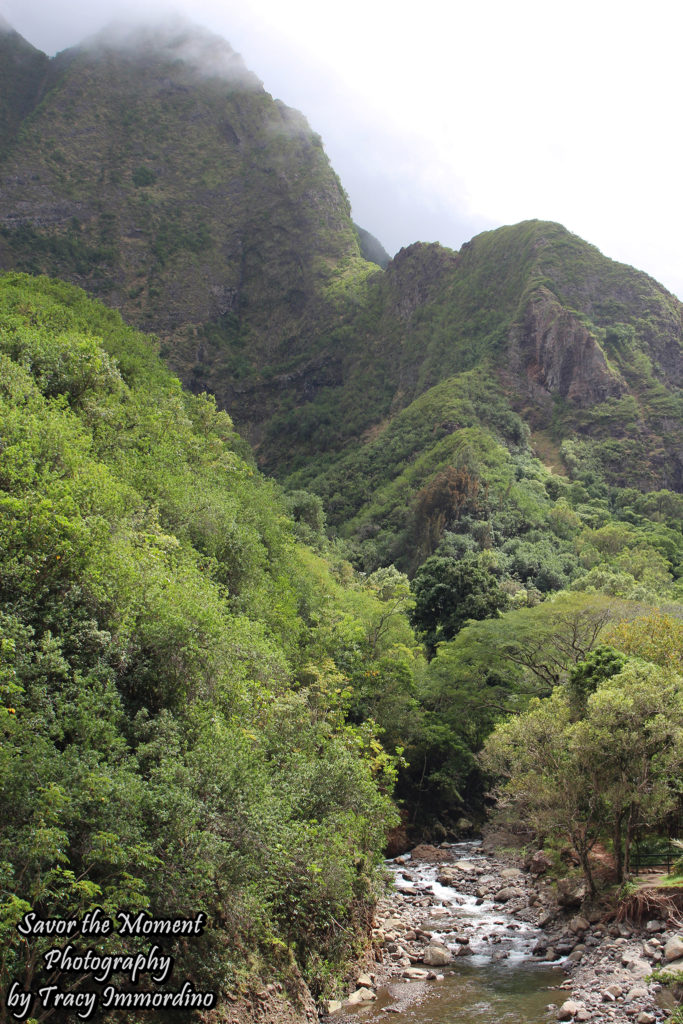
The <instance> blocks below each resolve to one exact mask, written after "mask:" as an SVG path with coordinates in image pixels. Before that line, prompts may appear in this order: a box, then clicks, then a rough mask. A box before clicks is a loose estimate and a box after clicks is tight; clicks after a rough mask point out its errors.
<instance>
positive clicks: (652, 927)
mask: <svg viewBox="0 0 683 1024" xmlns="http://www.w3.org/2000/svg"><path fill="white" fill-rule="evenodd" d="M645 930H646V931H647V932H649V933H650V934H651V935H654V934H655V932H663V931H665V930H666V926H665V925H664V923H663V922H662V921H657V920H653V921H648V922H647V924H646V925H645Z"/></svg>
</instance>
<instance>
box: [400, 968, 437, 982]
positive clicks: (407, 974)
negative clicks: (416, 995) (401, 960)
mask: <svg viewBox="0 0 683 1024" xmlns="http://www.w3.org/2000/svg"><path fill="white" fill-rule="evenodd" d="M433 973H434V972H433V971H425V969H424V967H406V969H405V970H404V972H403V977H404V978H410V979H411V981H426V980H427V978H428V977H429V975H430V974H433Z"/></svg>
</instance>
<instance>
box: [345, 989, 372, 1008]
mask: <svg viewBox="0 0 683 1024" xmlns="http://www.w3.org/2000/svg"><path fill="white" fill-rule="evenodd" d="M376 998H377V993H376V992H373V990H372V989H371V988H365V987H363V988H357V989H356V991H355V992H352V993H351V995H350V996H349V998H348V999H347V1000H346V1001H347V1003H349V1005H351V1006H356V1005H357V1004H358V1003H371V1002H372V1000H373V999H376Z"/></svg>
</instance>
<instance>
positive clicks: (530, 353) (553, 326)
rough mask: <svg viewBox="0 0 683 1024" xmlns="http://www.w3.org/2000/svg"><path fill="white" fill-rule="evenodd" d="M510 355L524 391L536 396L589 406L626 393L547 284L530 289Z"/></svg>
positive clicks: (584, 329) (595, 344)
mask: <svg viewBox="0 0 683 1024" xmlns="http://www.w3.org/2000/svg"><path fill="white" fill-rule="evenodd" d="M508 358H509V368H510V371H511V372H512V373H513V374H514V375H515V376H517V377H518V378H519V379H520V385H521V387H522V389H527V388H528V390H529V391H530V393H531V394H532V395H534V396H535V397H537V398H538V397H540V398H542V397H543V393H544V392H545V393H546V394H548V395H555V394H556V395H560V396H561V397H562V398H566V399H567V400H568V401H570V402H572V403H573V404H574V405H578V406H581V407H588V406H591V405H595V404H596V403H598V402H603V401H604V400H605V399H606V398H618V397H619V396H620V395H621V394H623V392H624V391H625V387H626V386H625V383H624V381H623V380H622V378H621V377H620V375H619V374H618V373H617V372H616V371H615V370H613V369H612V368H611V367H610V366H609V364H608V362H607V358H606V356H605V353H604V352H603V350H602V348H601V347H600V344H599V343H598V341H597V339H596V338H595V336H594V335H593V334H592V333H591V331H590V330H589V329H588V328H587V327H586V326H585V324H583V323H582V322H581V320H580V319H579V317H578V315H577V314H576V313H573V312H572V311H571V310H568V309H566V308H564V307H563V306H561V305H560V303H559V302H558V300H557V299H556V298H555V296H554V295H553V294H552V292H550V291H549V290H548V289H547V288H545V287H541V288H539V289H538V290H537V291H536V292H535V293H534V295H533V296H532V297H531V299H530V300H529V302H528V303H527V306H526V309H525V311H524V313H523V315H522V318H521V320H520V321H518V322H517V323H515V324H514V325H513V327H512V329H511V331H510V337H509V343H508Z"/></svg>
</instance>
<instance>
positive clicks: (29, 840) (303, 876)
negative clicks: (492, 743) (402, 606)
mask: <svg viewBox="0 0 683 1024" xmlns="http://www.w3.org/2000/svg"><path fill="white" fill-rule="evenodd" d="M0 346H1V355H0V359H1V361H2V371H1V373H0V381H1V384H0V389H1V400H2V411H1V417H2V428H1V429H2V471H1V477H0V484H1V486H2V497H1V500H0V516H1V519H0V523H1V525H0V552H1V554H0V565H1V568H0V599H1V601H2V606H1V612H0V613H1V616H2V641H1V643H2V646H1V648H0V651H1V656H2V676H1V677H0V679H1V685H2V704H3V706H2V712H1V714H2V737H3V743H2V752H1V754H0V756H1V758H2V770H1V771H0V787H1V791H2V793H1V802H2V806H3V821H2V830H1V839H0V842H1V846H2V851H1V856H0V862H1V872H2V875H1V877H2V881H1V883H0V884H1V886H2V893H3V897H2V918H1V920H2V943H3V951H4V952H3V956H2V961H1V962H2V987H3V990H5V989H6V987H7V985H8V981H9V980H10V979H13V978H15V977H21V978H22V980H23V981H24V982H25V983H26V984H27V985H33V986H34V987H35V984H36V983H37V980H38V978H39V977H40V959H39V956H40V953H41V952H42V951H43V950H44V949H45V948H47V946H48V945H49V943H50V941H51V940H50V939H49V938H47V937H42V938H40V937H38V938H34V939H31V940H27V939H23V940H20V941H18V937H17V933H16V931H15V925H16V924H17V922H18V921H19V920H20V919H21V918H22V916H23V915H24V913H26V912H27V911H29V910H31V909H33V910H35V911H37V912H39V913H42V914H44V915H48V916H53V917H54V916H63V917H70V916H76V915H82V914H83V913H84V912H85V911H86V910H87V909H88V908H91V907H93V906H101V907H103V908H104V909H105V910H110V911H112V912H113V910H114V909H115V908H117V907H119V906H123V907H127V908H131V909H138V908H140V909H144V910H146V911H149V912H150V913H154V914H156V915H164V914H166V915H178V914H187V915H188V916H192V915H196V914H197V913H198V912H200V911H203V912H205V913H206V915H207V916H208V918H209V920H210V921H211V923H212V926H211V928H210V929H208V930H207V931H206V932H205V934H204V935H203V936H202V937H201V939H198V940H195V941H194V942H193V944H192V945H191V946H189V947H187V946H186V948H184V949H183V948H180V946H179V945H178V944H176V946H174V948H173V952H174V954H175V955H176V957H177V958H178V966H177V967H176V973H177V974H179V975H180V977H183V976H187V977H188V978H190V979H191V980H192V981H193V983H195V984H196V985H197V986H198V987H201V988H213V989H215V990H216V991H218V992H223V993H224V992H225V991H227V990H232V989H233V988H234V987H235V986H236V985H239V983H240V982H244V981H246V980H247V979H249V978H252V977H257V976H258V975H259V974H261V973H262V974H265V975H266V976H267V975H268V973H269V972H270V973H271V974H272V973H273V972H274V973H275V974H277V973H281V974H282V976H283V977H285V979H287V978H289V979H290V980H291V977H292V971H293V969H294V968H295V966H296V965H297V964H298V965H299V967H300V968H301V970H302V972H303V974H304V977H305V978H306V979H307V981H308V982H309V983H310V984H311V986H312V988H313V991H314V992H318V993H320V992H321V991H322V990H324V988H325V987H326V986H327V985H328V984H330V978H331V977H334V975H335V973H336V972H338V971H339V969H340V965H343V963H344V961H345V958H346V957H347V956H348V955H349V953H350V952H351V951H352V950H353V948H354V942H356V941H357V940H358V937H359V935H361V934H363V931H364V928H365V925H366V920H367V914H368V913H369V908H370V906H371V903H372V896H373V891H374V886H375V885H376V883H377V879H376V876H375V873H374V868H375V865H376V863H377V860H378V858H379V857H380V856H381V854H382V849H383V845H384V842H385V836H386V832H387V830H388V828H390V827H391V826H392V825H393V824H394V823H395V821H396V811H395V809H394V807H393V805H392V802H391V793H392V788H393V782H394V777H395V766H396V760H395V758H394V757H392V756H388V755H386V754H385V753H384V750H383V748H382V746H381V745H380V743H379V742H378V740H377V736H376V729H375V727H374V725H373V724H372V722H370V721H365V720H364V721H360V720H357V721H355V722H354V721H352V720H351V717H350V716H349V706H350V703H351V701H352V690H351V681H352V680H355V679H356V678H358V677H362V678H363V679H364V678H365V676H366V675H367V674H368V673H370V674H373V673H374V674H375V675H377V674H378V673H380V672H383V671H384V670H383V665H384V663H385V662H386V661H387V660H388V659H391V660H392V665H393V671H395V672H397V673H398V672H400V670H401V666H402V664H403V662H405V663H407V664H408V665H411V664H412V662H413V661H416V660H417V661H419V658H420V655H419V653H418V651H417V650H416V649H415V645H414V644H412V645H411V641H412V637H411V633H410V629H409V627H408V626H407V623H406V622H405V620H402V621H400V622H399V621H398V617H397V616H396V615H395V614H394V605H393V603H392V601H393V597H391V596H389V597H387V596H386V595H385V594H384V592H383V590H382V587H381V586H380V585H376V584H375V583H374V582H373V581H372V580H364V581H363V582H362V583H359V582H358V581H357V580H356V579H355V578H354V576H353V573H352V572H351V571H350V567H349V566H348V564H346V563H345V562H343V561H342V560H341V559H339V558H337V557H336V556H335V555H334V553H330V554H329V556H328V557H323V556H322V555H321V554H320V553H319V552H317V551H315V550H314V549H312V548H311V547H305V546H304V545H303V544H302V543H301V540H300V535H304V536H305V537H306V538H307V539H308V540H314V541H316V540H317V541H319V542H320V544H322V543H323V542H322V539H321V538H320V537H319V533H318V531H319V525H318V523H317V521H316V519H315V513H316V511H317V506H316V504H315V502H314V501H313V503H312V504H311V503H310V502H309V504H308V506H307V508H308V511H309V512H311V510H312V513H311V515H310V521H309V522H307V521H306V512H305V510H304V511H301V509H299V519H298V521H295V519H294V518H292V515H291V507H292V504H293V503H292V502H291V501H289V500H288V499H287V498H286V497H285V496H284V495H283V493H282V491H281V490H280V489H279V487H278V486H277V485H275V484H273V483H271V482H268V481H266V480H264V479H263V478H262V477H261V476H260V475H259V474H258V472H256V471H255V470H254V468H253V465H252V464H251V462H250V461H249V458H248V457H246V458H245V456H248V453H247V450H246V448H245V445H244V444H243V443H242V442H240V440H239V438H238V437H237V436H236V435H235V433H234V430H233V427H232V424H231V422H230V419H229V417H228V416H227V415H226V414H225V413H222V412H218V411H217V409H216V407H215V404H214V402H213V401H212V400H210V399H208V398H206V397H200V398H197V397H192V396H189V395H187V394H185V393H183V391H182V389H181V388H180V386H179V384H178V381H177V380H175V379H174V378H173V377H172V376H171V375H170V374H169V373H168V371H167V370H166V369H165V368H164V367H163V366H162V364H161V363H160V362H159V360H158V358H157V356H156V355H155V352H154V345H153V343H151V342H150V341H149V340H148V339H145V338H143V337H142V336H140V335H138V334H136V333H135V332H133V331H131V330H130V329H128V328H126V327H124V325H123V323H122V321H121V319H120V317H119V316H118V314H115V313H111V312H109V311H108V310H106V309H104V307H102V306H98V305H95V304H93V303H92V302H90V301H89V300H87V299H86V298H85V296H84V295H83V293H81V292H80V291H79V290H77V289H75V288H73V287H72V286H68V285H64V284H60V283H56V282H49V281H47V280H46V279H37V280H36V281H31V280H30V279H28V278H25V277H22V276H20V275H9V276H8V277H6V278H4V279H3V281H2V291H1V296H0ZM297 507H298V506H297ZM395 651H398V654H397V656H396V658H395V659H394V657H393V655H394V652H395ZM407 671H409V669H408V670H407ZM356 718H358V716H356ZM122 941H123V940H120V941H119V948H120V946H121V943H122Z"/></svg>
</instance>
